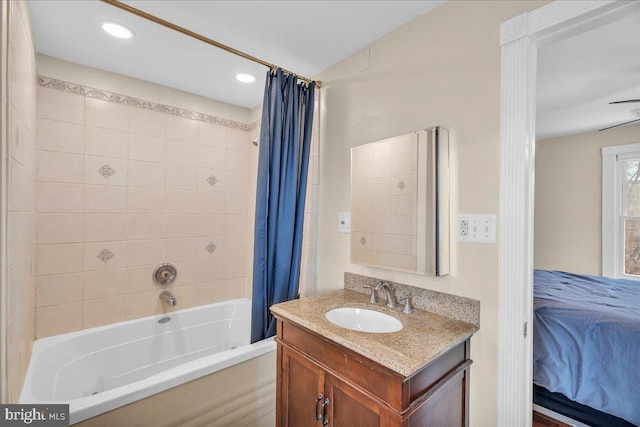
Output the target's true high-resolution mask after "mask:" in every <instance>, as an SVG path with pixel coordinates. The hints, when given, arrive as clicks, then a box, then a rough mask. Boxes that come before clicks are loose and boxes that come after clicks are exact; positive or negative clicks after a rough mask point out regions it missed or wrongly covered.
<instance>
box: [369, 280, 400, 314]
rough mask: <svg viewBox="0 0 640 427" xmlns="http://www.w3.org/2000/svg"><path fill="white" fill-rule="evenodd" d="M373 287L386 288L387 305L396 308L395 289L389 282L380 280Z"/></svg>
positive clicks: (377, 289)
mask: <svg viewBox="0 0 640 427" xmlns="http://www.w3.org/2000/svg"><path fill="white" fill-rule="evenodd" d="M373 289H374V290H376V291H381V290H383V289H384V290H385V292H386V293H387V307H390V308H395V307H396V306H397V303H396V292H395V289H393V288H392V287H391V285H389V283H387V282H384V281H383V282H380V283H378V284H377V285H376V286H375V287H374V288H373Z"/></svg>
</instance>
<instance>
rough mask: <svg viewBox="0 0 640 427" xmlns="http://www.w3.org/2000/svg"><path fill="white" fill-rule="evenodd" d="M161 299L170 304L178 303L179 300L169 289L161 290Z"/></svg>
mask: <svg viewBox="0 0 640 427" xmlns="http://www.w3.org/2000/svg"><path fill="white" fill-rule="evenodd" d="M160 299H161V300H162V301H164V302H166V303H167V304H168V305H176V304H177V303H178V302H177V301H176V297H174V296H173V294H172V293H171V292H169V291H162V292H160Z"/></svg>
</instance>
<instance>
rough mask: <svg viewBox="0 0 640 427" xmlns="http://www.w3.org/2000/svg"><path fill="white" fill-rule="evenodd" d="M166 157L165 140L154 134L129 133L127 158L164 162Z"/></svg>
mask: <svg viewBox="0 0 640 427" xmlns="http://www.w3.org/2000/svg"><path fill="white" fill-rule="evenodd" d="M166 159H167V141H166V140H165V139H164V138H157V137H154V136H147V135H139V134H135V133H130V134H129V160H141V161H145V162H155V163H164V162H165V160H166Z"/></svg>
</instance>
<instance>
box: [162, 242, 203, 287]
mask: <svg viewBox="0 0 640 427" xmlns="http://www.w3.org/2000/svg"><path fill="white" fill-rule="evenodd" d="M167 251H168V249H167ZM192 259H195V257H194V258H192ZM172 264H173V265H174V266H175V267H176V270H177V271H178V277H176V281H175V282H174V283H173V286H184V285H193V284H194V283H197V282H198V280H197V263H196V261H179V262H172Z"/></svg>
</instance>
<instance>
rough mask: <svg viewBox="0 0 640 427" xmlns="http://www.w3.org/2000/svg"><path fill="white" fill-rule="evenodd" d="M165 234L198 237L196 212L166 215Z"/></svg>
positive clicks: (167, 235) (169, 236)
mask: <svg viewBox="0 0 640 427" xmlns="http://www.w3.org/2000/svg"><path fill="white" fill-rule="evenodd" d="M166 221H167V222H166V229H165V236H166V237H167V238H172V237H196V236H197V235H198V233H197V216H196V215H195V214H175V215H166Z"/></svg>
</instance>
